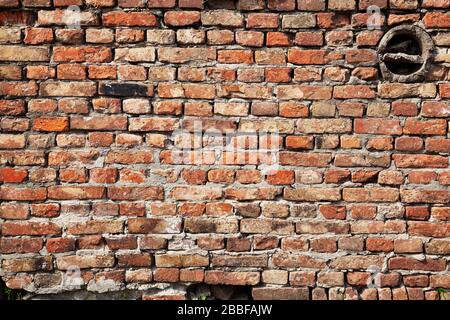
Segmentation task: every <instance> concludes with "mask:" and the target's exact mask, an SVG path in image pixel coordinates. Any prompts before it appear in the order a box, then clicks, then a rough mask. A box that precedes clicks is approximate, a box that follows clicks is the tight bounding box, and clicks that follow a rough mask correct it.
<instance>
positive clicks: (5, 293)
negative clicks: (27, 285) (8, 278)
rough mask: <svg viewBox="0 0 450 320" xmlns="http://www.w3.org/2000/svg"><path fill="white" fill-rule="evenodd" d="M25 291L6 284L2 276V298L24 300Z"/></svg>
mask: <svg viewBox="0 0 450 320" xmlns="http://www.w3.org/2000/svg"><path fill="white" fill-rule="evenodd" d="M24 294H25V291H23V290H14V289H10V288H8V287H7V286H6V284H5V282H3V280H2V279H1V278H0V300H22V297H23V296H24Z"/></svg>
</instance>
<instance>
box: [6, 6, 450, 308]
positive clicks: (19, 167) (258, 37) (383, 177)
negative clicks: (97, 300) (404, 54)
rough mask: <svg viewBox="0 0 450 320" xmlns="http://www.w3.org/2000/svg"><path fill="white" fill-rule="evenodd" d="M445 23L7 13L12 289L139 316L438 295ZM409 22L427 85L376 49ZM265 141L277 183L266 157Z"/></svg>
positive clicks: (431, 13)
mask: <svg viewBox="0 0 450 320" xmlns="http://www.w3.org/2000/svg"><path fill="white" fill-rule="evenodd" d="M374 5H375V6H377V7H378V8H380V10H381V11H380V15H381V16H379V17H378V18H380V23H379V25H378V26H376V27H375V28H372V27H371V26H370V25H368V21H371V19H372V18H373V17H372V16H371V13H370V12H368V8H369V7H370V6H374ZM69 6H72V7H69ZM73 6H76V7H73ZM449 8H450V1H449V0H422V1H418V0H359V1H357V0H328V1H327V0H298V1H296V0H267V1H266V0H237V1H230V0H209V1H202V0H117V1H116V0H85V1H83V0H0V224H1V236H0V256H1V258H0V263H1V267H0V276H1V277H2V279H3V281H5V283H6V285H7V286H8V287H10V288H15V289H17V288H23V289H25V290H26V291H28V292H31V293H35V294H46V293H49V294H58V293H61V292H67V291H71V290H75V289H77V288H78V289H79V288H82V289H84V290H88V291H91V292H110V291H121V290H125V289H130V290H137V291H138V292H139V294H140V296H141V297H142V298H144V299H184V298H186V294H185V290H186V287H187V286H188V285H191V284H195V283H205V284H207V285H237V286H242V285H246V286H252V296H253V298H255V299H270V298H275V299H314V300H319V299H383V300H386V299H428V300H436V299H440V298H442V294H441V293H442V290H441V289H448V288H450V275H449V271H448V270H449V266H450V262H449V254H450V224H449V222H448V221H449V219H450V206H449V202H450V190H449V185H450V170H449V153H450V136H449V116H450V103H449V100H448V99H449V98H450V83H448V82H447V81H448V79H449V68H448V67H449V64H450V53H449V47H450V32H449V31H448V29H449V28H450V13H449ZM402 24H407V25H410V24H414V25H417V26H419V27H421V28H423V29H425V30H426V31H427V33H428V34H429V35H430V36H431V37H432V39H433V41H434V44H435V46H436V49H435V53H434V59H433V64H432V66H431V67H430V69H429V70H428V72H427V73H426V75H425V80H424V81H421V82H416V83H398V82H392V83H390V82H388V81H385V80H383V78H382V76H381V73H380V70H379V67H378V53H377V45H378V43H379V41H380V39H381V38H382V36H383V35H384V34H385V33H386V32H387V30H389V29H391V28H392V27H394V26H398V25H402ZM199 123H200V124H201V127H202V129H203V131H208V130H210V131H211V130H214V133H207V132H206V133H205V134H203V135H198V132H194V131H195V127H196V125H198V124H199ZM226 133H227V134H229V133H232V134H235V136H230V135H225V134H226ZM260 133H264V134H260ZM236 134H239V137H238V136H236ZM270 134H274V135H275V134H277V135H278V136H277V139H275V140H274V141H272V142H271V143H269V149H270V150H276V149H279V150H278V151H274V152H272V153H271V155H276V156H277V161H276V162H277V164H278V166H277V167H275V168H271V167H270V165H272V164H273V158H272V157H271V156H267V157H266V156H264V155H263V153H261V152H260V150H258V146H259V147H260V146H261V145H264V143H265V142H267V139H268V137H269V135H270ZM238 140H239V141H240V142H241V143H240V146H241V147H242V141H244V143H243V147H242V148H240V149H233V148H231V149H230V150H228V149H227V150H226V149H223V148H222V149H221V148H220V147H221V146H225V145H227V146H233V145H234V144H237V142H238ZM266 145H267V144H266ZM208 147H209V149H208ZM180 150H182V151H180ZM198 153H200V155H201V160H202V162H201V163H198V161H197V160H198V159H196V155H198ZM255 155H256V158H255V157H254V156H255ZM180 161H181V164H180ZM266 167H267V168H269V169H267V168H266ZM74 276H75V277H74ZM73 279H75V280H77V281H78V283H76V284H74V283H71V282H70V281H68V280H73Z"/></svg>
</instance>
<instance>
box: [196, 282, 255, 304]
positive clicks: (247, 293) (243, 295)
mask: <svg viewBox="0 0 450 320" xmlns="http://www.w3.org/2000/svg"><path fill="white" fill-rule="evenodd" d="M187 296H188V299H189V300H253V299H252V287H251V286H229V285H223V286H221V285H214V286H208V285H205V284H193V285H191V286H189V287H188V289H187Z"/></svg>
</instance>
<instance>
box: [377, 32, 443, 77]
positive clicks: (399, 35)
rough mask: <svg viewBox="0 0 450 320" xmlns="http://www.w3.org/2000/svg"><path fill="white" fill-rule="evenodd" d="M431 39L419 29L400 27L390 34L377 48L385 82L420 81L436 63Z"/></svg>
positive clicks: (387, 34) (388, 33) (385, 36)
mask: <svg viewBox="0 0 450 320" xmlns="http://www.w3.org/2000/svg"><path fill="white" fill-rule="evenodd" d="M433 52H434V44H433V40H432V39H431V37H430V36H429V35H428V34H427V33H426V32H425V31H424V30H423V29H421V28H419V27H416V26H398V27H395V28H393V29H391V30H389V31H388V32H387V33H386V34H385V35H384V37H383V38H382V39H381V42H380V46H379V48H378V53H379V63H380V69H381V73H382V74H383V78H384V79H386V80H390V81H398V82H414V81H421V80H423V78H424V75H425V73H426V72H427V71H428V69H429V67H430V64H431V62H432V59H433Z"/></svg>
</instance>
